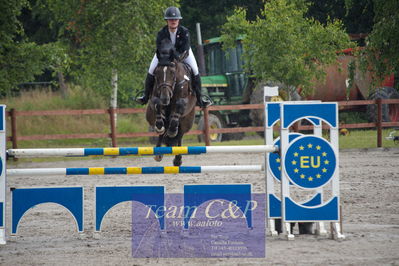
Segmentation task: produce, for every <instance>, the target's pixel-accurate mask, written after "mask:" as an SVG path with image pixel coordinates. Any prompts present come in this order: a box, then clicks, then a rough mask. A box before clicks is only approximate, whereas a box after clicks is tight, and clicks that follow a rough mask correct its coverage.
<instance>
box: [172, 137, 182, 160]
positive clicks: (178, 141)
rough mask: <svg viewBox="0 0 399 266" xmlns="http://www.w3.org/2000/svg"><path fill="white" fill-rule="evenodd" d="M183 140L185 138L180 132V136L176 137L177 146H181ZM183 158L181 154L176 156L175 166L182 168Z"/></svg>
mask: <svg viewBox="0 0 399 266" xmlns="http://www.w3.org/2000/svg"><path fill="white" fill-rule="evenodd" d="M182 138H183V134H180V132H179V134H178V135H177V136H176V139H177V146H181V144H182ZM182 157H183V156H182V155H181V154H178V155H176V156H175V158H174V159H173V165H174V166H180V165H181V164H182V163H183V161H182Z"/></svg>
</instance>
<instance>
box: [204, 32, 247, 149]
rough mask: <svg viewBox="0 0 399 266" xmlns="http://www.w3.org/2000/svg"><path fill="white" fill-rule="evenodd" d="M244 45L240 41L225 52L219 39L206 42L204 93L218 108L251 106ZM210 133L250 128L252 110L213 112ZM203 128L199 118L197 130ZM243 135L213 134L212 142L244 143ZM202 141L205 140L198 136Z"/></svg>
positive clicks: (210, 117)
mask: <svg viewBox="0 0 399 266" xmlns="http://www.w3.org/2000/svg"><path fill="white" fill-rule="evenodd" d="M241 55H242V45H241V42H240V40H237V46H236V47H235V48H232V49H229V50H227V51H224V50H223V49H222V45H221V42H220V38H219V37H217V38H212V39H209V40H206V41H205V45H204V59H205V73H206V75H203V76H201V81H202V93H203V94H205V95H208V96H209V97H210V98H211V99H212V100H213V102H214V104H215V105H235V104H248V103H250V94H251V91H252V87H253V79H252V78H251V77H250V76H249V75H248V74H247V73H245V72H244V70H243V61H242V57H241ZM209 125H210V128H211V129H215V128H226V127H237V126H243V127H245V126H250V125H251V120H250V119H249V110H225V111H210V114H209ZM203 128H204V121H203V117H202V116H201V117H199V121H198V129H203ZM243 137H244V133H234V134H233V133H224V134H211V136H210V138H211V141H214V142H217V141H222V140H231V139H242V138H243ZM199 141H203V136H202V135H200V136H199Z"/></svg>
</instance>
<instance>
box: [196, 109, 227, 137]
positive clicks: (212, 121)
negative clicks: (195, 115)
mask: <svg viewBox="0 0 399 266" xmlns="http://www.w3.org/2000/svg"><path fill="white" fill-rule="evenodd" d="M204 128H205V123H204V117H203V116H202V117H201V118H200V120H199V121H198V129H199V130H204ZM209 128H210V129H217V128H223V123H222V120H221V119H220V118H219V116H217V115H215V114H209ZM222 138H223V134H221V133H214V134H210V140H211V142H220V141H222ZM198 141H199V142H205V136H204V135H198Z"/></svg>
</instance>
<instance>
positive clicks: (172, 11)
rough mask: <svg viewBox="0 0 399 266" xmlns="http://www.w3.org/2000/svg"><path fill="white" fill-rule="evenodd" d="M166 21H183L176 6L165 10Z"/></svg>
mask: <svg viewBox="0 0 399 266" xmlns="http://www.w3.org/2000/svg"><path fill="white" fill-rule="evenodd" d="M164 19H182V16H181V13H180V10H179V9H178V8H177V7H174V6H170V7H168V8H167V9H166V10H165V14H164Z"/></svg>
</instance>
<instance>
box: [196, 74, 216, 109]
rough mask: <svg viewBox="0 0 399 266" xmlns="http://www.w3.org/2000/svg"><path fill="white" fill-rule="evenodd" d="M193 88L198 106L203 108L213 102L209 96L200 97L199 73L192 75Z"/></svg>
mask: <svg viewBox="0 0 399 266" xmlns="http://www.w3.org/2000/svg"><path fill="white" fill-rule="evenodd" d="M193 89H194V91H195V95H196V96H197V105H198V106H199V107H202V108H204V107H208V106H210V105H212V104H213V102H212V100H211V99H210V98H205V99H203V97H202V93H201V78H200V75H196V76H194V79H193Z"/></svg>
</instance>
